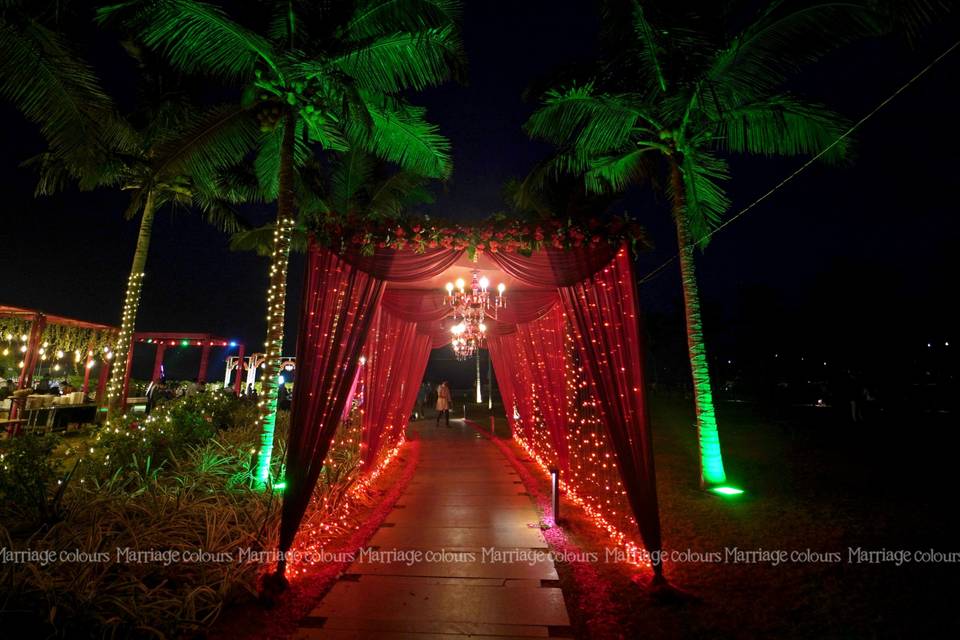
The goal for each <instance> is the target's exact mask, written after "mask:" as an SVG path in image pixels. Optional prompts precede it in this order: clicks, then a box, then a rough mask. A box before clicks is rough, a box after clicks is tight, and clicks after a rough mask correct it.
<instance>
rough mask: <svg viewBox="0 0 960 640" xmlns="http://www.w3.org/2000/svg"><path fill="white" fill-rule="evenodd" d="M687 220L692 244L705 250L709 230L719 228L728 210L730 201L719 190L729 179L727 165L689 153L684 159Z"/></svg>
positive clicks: (683, 170) (713, 156)
mask: <svg viewBox="0 0 960 640" xmlns="http://www.w3.org/2000/svg"><path fill="white" fill-rule="evenodd" d="M681 170H682V172H683V186H684V189H685V191H686V192H685V193H684V199H685V202H686V205H685V206H686V219H687V224H688V226H689V230H690V234H691V236H692V237H693V240H694V242H697V243H698V245H699V246H700V248H701V249H703V248H705V247H706V246H707V243H708V241H709V233H710V229H711V228H713V227H714V226H716V225H717V224H719V222H720V219H721V217H722V216H723V214H724V213H726V211H727V209H729V208H730V198H729V197H727V194H726V192H725V191H724V189H723V187H722V186H721V183H722V182H725V181H727V180H728V179H729V178H730V169H729V166H728V165H727V162H726V161H725V160H723V159H722V158H718V157H717V156H715V155H712V154H709V153H706V152H702V151H691V152H690V153H687V154H686V155H684V157H683V161H682V164H681Z"/></svg>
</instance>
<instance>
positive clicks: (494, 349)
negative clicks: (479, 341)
mask: <svg viewBox="0 0 960 640" xmlns="http://www.w3.org/2000/svg"><path fill="white" fill-rule="evenodd" d="M503 339H504V337H503V336H499V335H495V336H489V337H488V338H487V349H488V350H489V351H490V363H491V364H492V365H493V375H495V376H496V377H497V388H498V389H500V399H501V400H502V401H503V410H504V412H505V413H506V414H507V422H509V423H510V428H511V430H518V429H520V428H522V426H523V425H522V424H517V422H516V420H514V418H513V408H514V406H517V407H518V408H519V405H517V385H516V376H515V375H514V371H513V368H512V367H511V366H510V365H509V363H507V362H506V356H505V355H504V347H503Z"/></svg>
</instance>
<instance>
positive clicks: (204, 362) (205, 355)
mask: <svg viewBox="0 0 960 640" xmlns="http://www.w3.org/2000/svg"><path fill="white" fill-rule="evenodd" d="M209 364H210V341H209V340H207V341H206V342H205V343H204V344H203V347H202V348H201V349H200V371H199V373H197V382H206V381H207V366H208V365H209Z"/></svg>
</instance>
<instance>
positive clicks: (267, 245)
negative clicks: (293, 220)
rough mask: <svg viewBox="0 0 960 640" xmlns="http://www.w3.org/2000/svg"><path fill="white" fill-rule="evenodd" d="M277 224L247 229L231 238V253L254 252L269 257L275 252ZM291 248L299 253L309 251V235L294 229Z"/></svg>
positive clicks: (296, 228)
mask: <svg viewBox="0 0 960 640" xmlns="http://www.w3.org/2000/svg"><path fill="white" fill-rule="evenodd" d="M274 229H276V225H275V224H272V223H271V224H267V225H264V226H262V227H255V228H253V229H245V230H243V231H239V232H237V233H235V234H233V235H232V236H230V250H231V251H253V252H256V254H257V255H260V256H269V255H270V254H271V253H272V252H273V236H274ZM290 248H291V249H292V250H294V251H297V252H301V253H302V252H304V251H306V250H307V233H306V232H305V231H304V230H303V229H302V228H300V227H299V226H298V227H295V228H294V229H293V233H292V234H291V238H290Z"/></svg>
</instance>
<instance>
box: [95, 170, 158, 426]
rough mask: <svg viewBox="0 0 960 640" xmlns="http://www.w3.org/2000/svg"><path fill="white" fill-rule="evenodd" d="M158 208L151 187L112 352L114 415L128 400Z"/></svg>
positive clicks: (110, 399) (110, 390)
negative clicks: (131, 358) (131, 360)
mask: <svg viewBox="0 0 960 640" xmlns="http://www.w3.org/2000/svg"><path fill="white" fill-rule="evenodd" d="M155 209H156V194H155V193H154V191H153V189H150V190H148V191H147V197H146V200H145V201H144V204H143V215H142V216H141V217H140V233H139V235H138V236H137V248H136V250H135V251H134V253H133V264H132V265H131V266H130V277H129V278H128V279H127V293H126V296H124V299H123V316H122V318H121V320H120V335H119V336H118V338H117V345H116V349H115V351H114V352H113V357H114V358H115V361H114V363H113V368H112V369H111V372H110V383H109V385H108V386H107V408H108V410H109V413H108V415H113V414H115V413H116V412H117V411H119V410H120V409H121V408H122V407H123V404H124V402H125V401H126V398H124V397H123V394H124V388H123V387H124V382H126V378H127V353H128V352H129V351H130V348H131V345H132V342H133V333H134V331H135V330H136V324H137V309H138V308H139V306H140V293H141V291H142V290H143V273H144V269H145V268H146V266H147V254H148V253H149V251H150V237H151V235H153V216H154V213H155Z"/></svg>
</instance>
